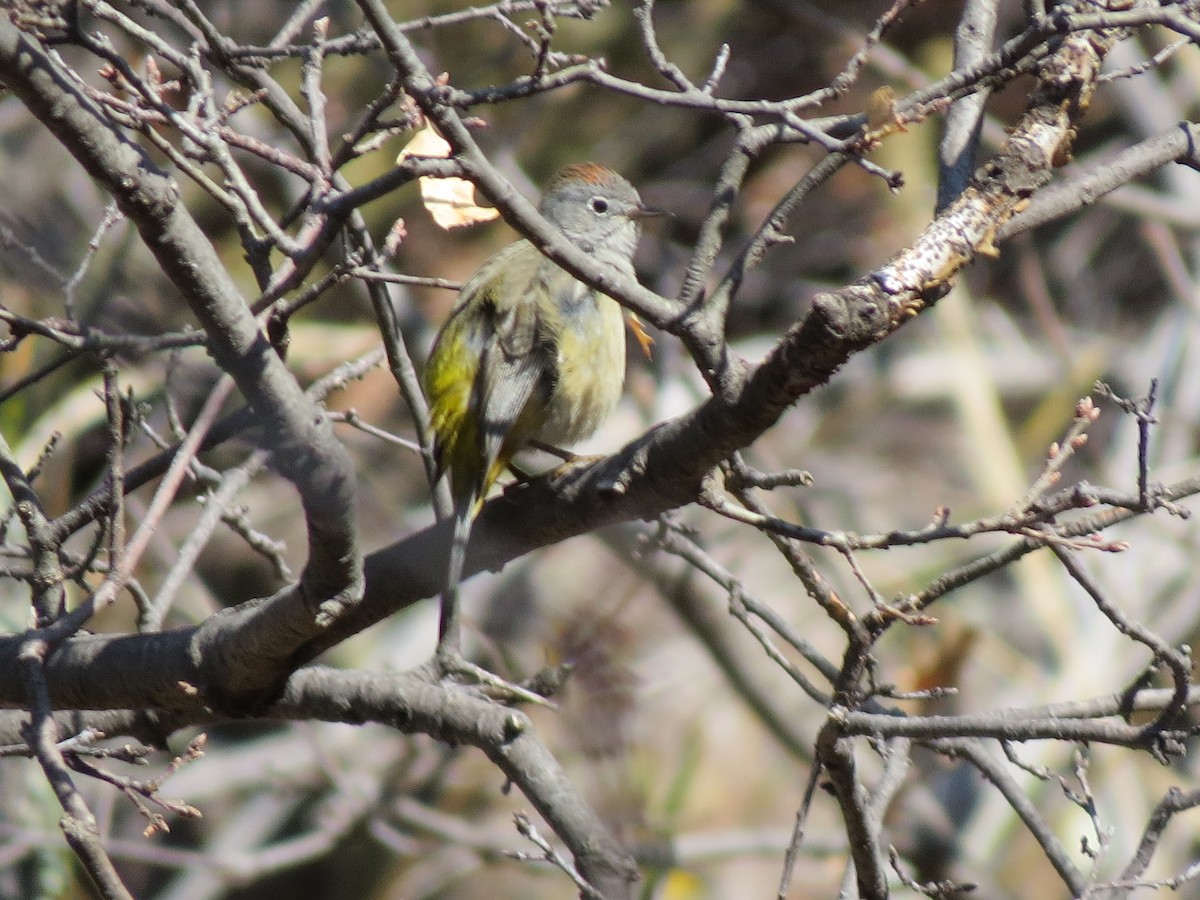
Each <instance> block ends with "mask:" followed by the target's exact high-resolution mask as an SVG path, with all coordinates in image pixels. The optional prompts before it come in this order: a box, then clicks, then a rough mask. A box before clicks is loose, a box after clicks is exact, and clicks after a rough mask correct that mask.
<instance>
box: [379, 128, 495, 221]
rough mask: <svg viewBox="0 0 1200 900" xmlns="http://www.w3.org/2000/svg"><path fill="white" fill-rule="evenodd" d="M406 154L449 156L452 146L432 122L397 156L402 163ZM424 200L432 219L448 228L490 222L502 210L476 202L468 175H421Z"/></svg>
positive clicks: (443, 157)
mask: <svg viewBox="0 0 1200 900" xmlns="http://www.w3.org/2000/svg"><path fill="white" fill-rule="evenodd" d="M407 156H429V157H434V158H437V159H446V158H448V157H449V156H450V145H449V144H448V143H446V139H445V138H444V137H442V136H441V135H440V134H438V132H437V129H436V128H434V127H433V123H432V122H426V123H425V127H424V128H422V129H421V130H420V131H418V132H417V134H416V136H415V137H414V138H413V139H412V140H411V141H409V142H408V144H407V146H405V148H404V149H403V150H401V151H400V155H399V156H397V157H396V162H397V163H399V162H400V161H401V160H403V159H404V158H405V157H407ZM418 181H419V182H420V185H421V200H422V202H423V203H424V204H425V209H427V210H428V211H429V214H430V215H431V216H433V221H434V222H436V223H437V224H438V225H439V226H440V227H441V228H445V229H446V230H447V231H448V230H449V229H451V228H460V227H462V226H463V225H474V224H476V223H477V222H490V221H491V220H492V219H494V218H496V217H497V216H499V215H500V212H499V211H498V210H496V209H494V208H492V207H490V206H480V205H479V204H478V203H476V201H475V185H473V184H472V183H471V182H469V181H467V180H466V179H465V178H429V177H425V178H420V179H418Z"/></svg>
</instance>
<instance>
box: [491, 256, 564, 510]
mask: <svg viewBox="0 0 1200 900" xmlns="http://www.w3.org/2000/svg"><path fill="white" fill-rule="evenodd" d="M522 249H523V250H526V251H527V252H524V253H515V254H514V255H513V256H511V257H509V260H508V262H509V265H507V266H505V269H504V273H505V274H504V277H503V279H496V280H495V281H494V282H493V283H494V284H496V285H497V289H496V291H495V296H494V297H491V298H488V299H489V301H491V302H490V308H491V312H492V328H493V330H494V333H495V335H496V340H495V341H494V342H491V343H489V344H488V345H487V346H486V347H485V349H484V353H483V355H482V357H481V358H480V364H479V376H478V378H479V387H480V391H479V396H480V397H481V398H482V403H481V406H480V409H479V411H478V412H479V422H480V430H479V434H478V435H477V440H478V441H479V450H480V455H481V457H482V459H483V461H484V465H483V467H482V468H483V472H482V473H481V474H482V479H483V480H482V483H481V484H480V490H481V494H480V495H481V496H482V493H483V492H486V491H487V489H488V488H489V487H490V486H491V484H492V482H493V481H495V479H496V477H497V476H499V474H500V471H501V470H502V469H503V468H504V466H506V465H508V462H509V460H510V459H511V457H512V454H513V453H514V452H515V451H516V450H518V449H520V445H521V444H523V443H524V442H525V440H527V438H528V436H529V434H531V433H532V432H534V431H536V430H537V427H538V425H539V424H540V423H538V422H536V421H531V420H536V419H537V417H538V411H537V408H536V407H537V405H536V404H533V405H531V404H530V400H531V399H532V398H534V397H535V395H537V394H538V393H539V391H540V390H541V387H540V385H541V384H542V382H543V379H544V378H545V377H546V376H547V374H548V371H549V365H550V354H549V352H548V350H547V348H546V347H545V346H543V342H542V340H541V335H540V328H539V324H538V322H539V318H540V312H539V308H538V307H539V304H538V302H537V296H538V292H539V291H541V292H544V291H546V290H548V289H550V287H551V286H550V285H548V284H546V283H545V282H546V274H547V272H548V271H550V269H548V268H547V267H550V268H553V267H552V266H551V264H549V263H547V262H546V261H545V259H544V258H543V257H542V255H541V254H540V253H538V252H537V250H535V249H534V248H533V247H532V246H529V245H527V244H526V245H525V246H524V247H523V248H522ZM526 432H528V433H529V434H526ZM510 438H511V439H510Z"/></svg>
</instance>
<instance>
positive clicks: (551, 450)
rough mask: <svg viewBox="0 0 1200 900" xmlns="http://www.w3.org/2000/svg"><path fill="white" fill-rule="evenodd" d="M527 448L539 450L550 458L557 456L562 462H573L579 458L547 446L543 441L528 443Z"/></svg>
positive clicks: (565, 451) (568, 452) (560, 449)
mask: <svg viewBox="0 0 1200 900" xmlns="http://www.w3.org/2000/svg"><path fill="white" fill-rule="evenodd" d="M529 446H530V447H532V448H533V449H535V450H541V451H542V452H543V453H549V454H550V455H551V456H557V457H558V458H559V459H561V460H562V461H563V462H574V461H575V460H577V459H579V458H580V457H579V456H578V455H577V454H574V453H572V452H571V451H570V450H564V449H562V448H561V447H555V446H554V445H553V444H547V443H545V442H544V441H537V440H532V441H530V442H529Z"/></svg>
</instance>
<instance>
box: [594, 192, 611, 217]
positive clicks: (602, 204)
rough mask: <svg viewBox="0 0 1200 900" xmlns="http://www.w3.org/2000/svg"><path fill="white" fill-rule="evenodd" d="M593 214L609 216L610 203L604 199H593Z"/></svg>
mask: <svg viewBox="0 0 1200 900" xmlns="http://www.w3.org/2000/svg"><path fill="white" fill-rule="evenodd" d="M592 212H594V213H596V214H597V215H601V216H606V215H608V201H607V200H605V199H604V198H603V197H593V198H592Z"/></svg>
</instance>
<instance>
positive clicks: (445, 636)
mask: <svg viewBox="0 0 1200 900" xmlns="http://www.w3.org/2000/svg"><path fill="white" fill-rule="evenodd" d="M479 505H480V504H479V501H478V499H477V497H476V496H475V495H474V494H472V495H471V496H468V497H464V498H462V499H459V500H457V501H456V502H455V504H454V537H453V538H452V540H451V542H450V561H449V563H448V564H447V566H446V586H445V588H444V589H443V591H442V600H441V611H440V614H439V617H438V655H439V656H443V657H445V656H446V655H447V654H455V655H456V654H458V653H459V652H460V651H461V638H460V635H459V632H460V623H459V618H460V617H459V606H460V603H459V590H458V588H459V585H460V584H461V583H462V574H463V567H464V565H465V564H466V561H467V545H468V544H469V543H470V542H471V526H472V525H473V524H474V523H475V516H476V515H477V514H478V512H479Z"/></svg>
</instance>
